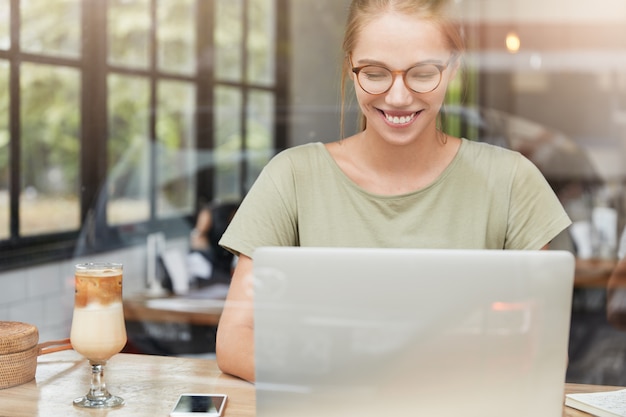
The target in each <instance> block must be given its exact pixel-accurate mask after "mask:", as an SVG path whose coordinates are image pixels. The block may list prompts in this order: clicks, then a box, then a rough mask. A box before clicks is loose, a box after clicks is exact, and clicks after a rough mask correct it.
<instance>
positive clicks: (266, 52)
mask: <svg viewBox="0 0 626 417" xmlns="http://www.w3.org/2000/svg"><path fill="white" fill-rule="evenodd" d="M248 10H249V11H248V22H249V31H248V39H247V46H248V62H247V67H248V68H247V76H248V82H250V83H258V84H265V85H271V84H273V83H274V55H275V52H274V45H275V36H276V34H275V27H276V14H275V4H274V1H269V0H250V2H249V7H248Z"/></svg>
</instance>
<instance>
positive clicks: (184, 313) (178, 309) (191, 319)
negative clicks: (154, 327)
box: [124, 295, 224, 326]
mask: <svg viewBox="0 0 626 417" xmlns="http://www.w3.org/2000/svg"><path fill="white" fill-rule="evenodd" d="M223 308H224V300H213V299H189V298H182V297H181V298H177V297H169V298H151V297H147V296H143V295H136V296H133V297H130V298H124V318H125V319H126V320H127V321H137V322H141V321H149V322H157V323H188V324H192V325H198V326H217V324H218V323H219V320H220V316H221V315H222V310H223Z"/></svg>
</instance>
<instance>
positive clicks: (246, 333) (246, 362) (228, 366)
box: [215, 323, 254, 382]
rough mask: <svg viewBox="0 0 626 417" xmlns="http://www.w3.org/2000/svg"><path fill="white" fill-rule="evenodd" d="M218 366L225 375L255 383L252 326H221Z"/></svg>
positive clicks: (217, 354) (217, 348) (218, 340)
mask: <svg viewBox="0 0 626 417" xmlns="http://www.w3.org/2000/svg"><path fill="white" fill-rule="evenodd" d="M215 353H216V358H217V365H218V366H219V368H220V370H221V371H222V372H224V373H227V374H230V375H234V376H237V377H239V378H242V379H245V380H247V381H251V382H253V381H254V330H253V328H252V326H246V325H231V326H222V324H221V323H220V326H219V327H218V331H217V340H216V345H215Z"/></svg>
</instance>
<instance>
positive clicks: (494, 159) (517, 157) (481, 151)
mask: <svg viewBox="0 0 626 417" xmlns="http://www.w3.org/2000/svg"><path fill="white" fill-rule="evenodd" d="M460 155H461V156H462V158H461V159H462V160H464V161H466V163H469V164H471V165H472V166H473V167H478V168H479V169H480V168H482V169H486V170H489V171H491V170H493V169H496V170H498V171H500V172H511V173H515V172H516V171H517V170H518V169H523V170H528V169H530V170H533V169H536V168H535V166H534V165H533V163H532V162H531V161H530V160H528V159H527V158H526V157H525V156H524V155H522V154H521V153H519V152H517V151H514V150H511V149H507V148H503V147H501V146H498V145H492V144H490V143H486V142H476V141H471V140H468V139H463V145H462V146H461V152H460Z"/></svg>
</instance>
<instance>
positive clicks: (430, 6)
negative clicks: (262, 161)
mask: <svg viewBox="0 0 626 417" xmlns="http://www.w3.org/2000/svg"><path fill="white" fill-rule="evenodd" d="M441 3H442V2H441V1H433V0H431V1H428V0H422V1H419V0H354V1H353V2H352V5H351V7H350V11H349V16H348V22H347V28H346V33H345V38H344V51H345V68H344V75H345V76H346V77H347V78H350V79H351V80H352V81H353V82H354V85H355V91H356V97H357V100H358V103H359V106H360V109H361V111H362V113H363V116H364V121H365V123H364V125H365V127H364V129H363V131H361V132H360V133H357V134H356V135H354V136H351V137H348V138H345V139H341V140H339V141H337V142H333V143H329V144H325V145H323V144H320V143H315V144H307V145H303V146H299V147H295V148H291V149H288V150H286V151H284V152H282V153H281V154H279V155H277V156H276V157H275V158H274V159H273V160H272V161H271V162H270V163H269V164H268V166H267V167H266V168H265V169H264V171H263V173H262V174H261V175H260V176H259V178H258V180H257V182H256V183H255V185H254V187H253V188H252V189H251V190H250V192H249V193H248V195H247V196H246V199H245V201H244V202H243V204H242V205H241V207H240V209H239V211H238V213H237V215H236V216H235V218H234V219H233V222H232V223H231V226H230V227H229V229H228V230H227V232H226V233H225V234H224V236H223V237H222V240H221V241H220V244H222V245H223V246H225V247H226V248H228V249H229V250H231V251H233V252H235V253H237V254H239V255H240V259H239V263H238V265H237V268H236V270H235V274H234V277H233V280H232V283H231V288H230V292H229V295H228V299H227V303H226V306H225V309H224V312H223V315H222V319H221V322H220V325H219V330H218V335H217V360H218V365H219V366H220V368H221V369H222V370H223V371H224V372H226V373H230V374H233V375H237V376H239V377H241V378H244V379H247V380H250V381H252V380H254V344H253V317H252V288H251V284H250V279H249V276H250V273H251V271H252V259H251V256H252V253H253V251H254V249H255V248H257V247H259V246H279V245H285V246H298V245H299V246H335V247H337V246H348V247H350V246H351V247H408V248H468V249H485V248H488V249H541V248H543V247H545V246H546V245H547V244H548V243H549V241H550V240H551V239H552V238H554V237H555V236H556V235H557V234H558V233H559V232H561V231H562V230H563V229H565V228H566V227H567V226H568V225H569V223H570V221H569V219H568V217H567V215H566V213H565V212H564V210H563V208H562V207H561V205H560V203H559V201H558V199H557V198H556V196H555V195H554V193H553V192H552V190H551V189H550V187H549V186H548V184H547V182H546V181H545V179H544V178H543V176H542V175H541V174H540V173H539V171H538V170H537V169H536V168H535V167H534V166H533V165H532V164H531V163H530V162H529V161H528V160H526V159H525V158H523V157H522V156H521V155H520V154H518V153H515V152H512V151H509V150H505V149H503V148H498V147H495V146H491V145H487V144H484V143H476V142H470V141H467V140H463V139H460V138H456V137H452V136H449V135H447V134H445V133H443V132H441V131H439V130H438V127H437V126H438V116H439V112H440V109H441V106H442V103H443V101H444V97H445V93H446V88H447V86H448V84H449V83H450V82H451V80H452V79H453V78H454V76H455V75H456V73H457V71H458V68H459V58H460V55H461V53H462V51H463V45H462V41H461V37H460V36H459V34H458V32H457V31H456V29H455V26H454V25H452V24H451V23H450V22H448V21H447V20H446V19H445V17H444V16H443V10H442V9H443V6H442V5H441Z"/></svg>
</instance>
